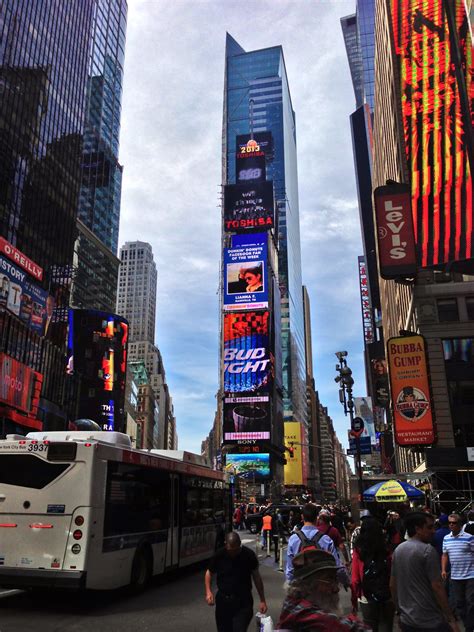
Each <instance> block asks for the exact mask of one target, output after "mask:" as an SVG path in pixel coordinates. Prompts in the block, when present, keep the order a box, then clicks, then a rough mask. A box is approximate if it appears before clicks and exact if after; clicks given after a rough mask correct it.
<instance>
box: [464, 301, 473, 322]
mask: <svg viewBox="0 0 474 632" xmlns="http://www.w3.org/2000/svg"><path fill="white" fill-rule="evenodd" d="M466 311H467V317H468V319H469V320H474V296H466Z"/></svg>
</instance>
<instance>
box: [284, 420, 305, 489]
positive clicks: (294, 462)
mask: <svg viewBox="0 0 474 632" xmlns="http://www.w3.org/2000/svg"><path fill="white" fill-rule="evenodd" d="M301 431H302V429H301V423H300V422H299V421H285V447H287V448H290V450H285V459H286V463H285V466H284V468H283V475H284V480H285V485H303V454H302V446H301V444H302V443H303V442H302V440H301V439H302V433H301Z"/></svg>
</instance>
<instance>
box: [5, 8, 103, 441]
mask: <svg viewBox="0 0 474 632" xmlns="http://www.w3.org/2000/svg"><path fill="white" fill-rule="evenodd" d="M95 4H96V3H95V2H94V1H93V0H71V2H67V3H64V2H59V3H58V2H52V1H50V0H31V1H30V2H21V1H19V0H10V1H9V2H3V3H1V5H0V81H1V85H2V98H1V100H0V236H1V237H2V240H1V271H2V273H1V277H2V278H1V286H2V296H1V300H0V311H1V314H0V318H1V320H2V324H1V331H2V338H1V342H0V345H1V346H0V358H1V360H0V363H1V374H2V376H3V377H4V376H5V375H11V374H12V371H14V372H15V373H16V375H20V374H21V375H22V376H23V380H24V383H25V384H31V385H32V389H31V390H30V391H29V392H28V391H27V390H25V399H24V401H19V400H18V398H15V397H13V394H10V393H8V394H7V395H6V396H5V397H4V396H2V399H1V400H0V420H1V425H2V428H1V431H2V432H15V431H18V432H24V431H25V428H26V429H27V428H35V429H41V428H44V429H56V428H63V427H64V425H65V424H66V421H67V419H69V418H74V417H75V413H76V406H77V383H76V381H77V377H75V376H67V375H66V374H65V371H64V365H65V358H64V353H63V349H64V346H65V330H66V324H67V307H68V305H69V296H68V294H69V285H70V279H71V274H70V271H71V269H72V263H73V252H74V242H75V239H76V216H77V206H78V199H79V192H80V186H81V153H82V138H83V132H84V127H83V125H84V120H85V118H86V105H87V102H86V86H87V76H88V67H89V57H90V45H91V33H92V21H93V12H94V7H95ZM25 262H27V265H26V267H25ZM48 290H49V292H50V293H51V295H50V296H49V298H48V299H47V298H46V295H47V292H48ZM3 377H2V380H3Z"/></svg>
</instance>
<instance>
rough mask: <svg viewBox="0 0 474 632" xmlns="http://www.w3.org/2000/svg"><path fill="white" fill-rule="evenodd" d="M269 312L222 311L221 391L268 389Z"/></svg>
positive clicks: (258, 391) (270, 365)
mask: <svg viewBox="0 0 474 632" xmlns="http://www.w3.org/2000/svg"><path fill="white" fill-rule="evenodd" d="M269 317H270V313H269V312H268V311H265V312H253V311H252V312H238V313H236V312H231V313H227V314H224V357H223V365H224V367H223V368H224V390H225V391H226V392H227V393H262V392H268V390H269V386H270V383H271V375H272V362H271V357H270V350H269V337H268V326H269Z"/></svg>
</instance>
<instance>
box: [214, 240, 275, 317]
mask: <svg viewBox="0 0 474 632" xmlns="http://www.w3.org/2000/svg"><path fill="white" fill-rule="evenodd" d="M246 242H247V243H245V244H242V245H238V246H234V247H232V248H225V249H224V310H226V311H229V310H234V309H235V310H237V309H265V308H267V307H268V269H267V235H266V233H256V234H254V235H249V236H247V239H246Z"/></svg>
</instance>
